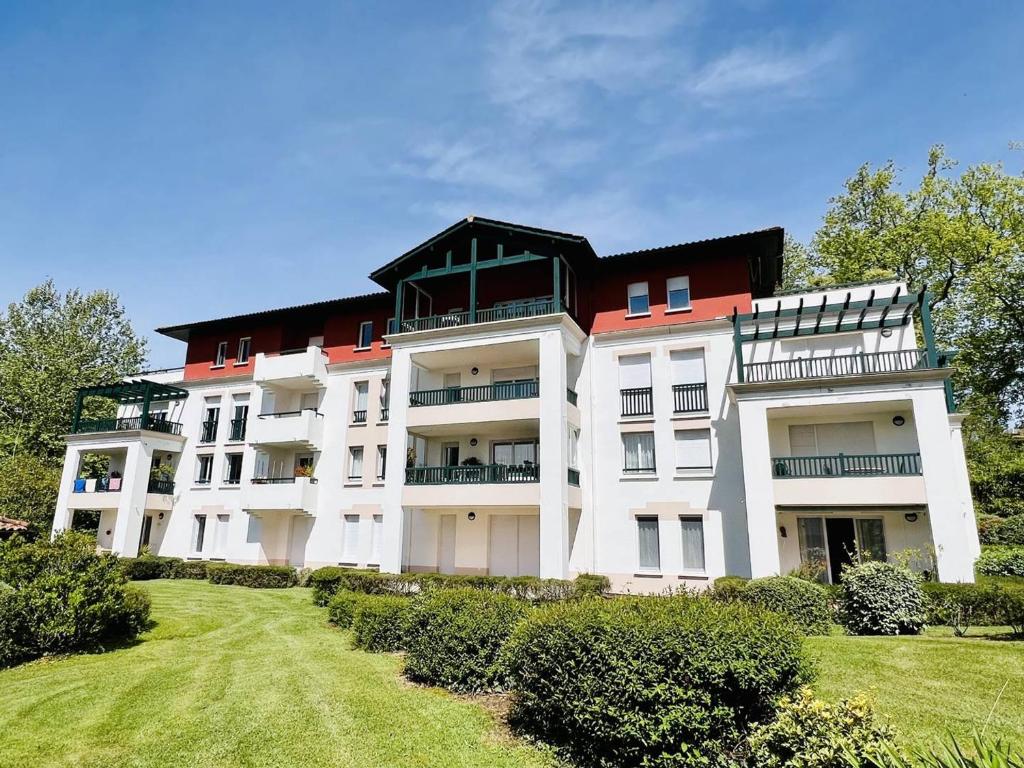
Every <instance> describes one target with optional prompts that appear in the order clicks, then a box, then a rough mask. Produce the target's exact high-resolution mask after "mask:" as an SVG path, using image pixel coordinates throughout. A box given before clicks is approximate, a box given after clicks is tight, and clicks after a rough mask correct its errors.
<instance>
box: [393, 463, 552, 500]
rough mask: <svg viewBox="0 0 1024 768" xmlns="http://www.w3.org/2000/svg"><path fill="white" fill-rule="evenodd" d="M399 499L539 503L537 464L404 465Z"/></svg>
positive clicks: (538, 472) (538, 468) (538, 470)
mask: <svg viewBox="0 0 1024 768" xmlns="http://www.w3.org/2000/svg"><path fill="white" fill-rule="evenodd" d="M402 503H403V504H405V505H408V506H416V507H446V506H477V507H479V506H496V507H515V506H536V505H538V504H540V467H539V466H537V465H536V464H518V465H505V464H476V465H464V466H451V467H408V468H406V470H405V489H404V490H403V493H402Z"/></svg>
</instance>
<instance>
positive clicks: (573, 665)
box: [502, 597, 810, 768]
mask: <svg viewBox="0 0 1024 768" xmlns="http://www.w3.org/2000/svg"><path fill="white" fill-rule="evenodd" d="M801 645H802V637H801V635H800V633H799V632H798V630H797V629H796V627H794V626H793V624H792V622H790V621H788V620H786V619H785V618H783V617H781V616H778V615H777V614H773V613H770V612H768V611H765V610H763V609H760V608H756V607H753V606H749V605H745V604H742V603H721V602H717V601H713V600H709V599H706V598H692V597H670V598H664V597H645V598H623V599H619V600H593V599H591V600H581V601H576V602H567V603H557V604H554V605H549V606H543V607H541V608H538V609H537V610H535V611H534V612H532V613H531V615H530V616H529V617H528V618H526V620H525V621H523V622H521V623H520V624H519V625H518V626H517V627H516V629H515V631H514V632H513V634H512V637H511V639H510V640H509V642H508V643H507V644H506V646H505V650H504V652H503V654H502V660H503V662H504V663H505V668H506V674H507V675H508V677H509V681H510V685H511V688H512V692H513V695H512V707H511V711H510V718H511V722H512V723H513V724H514V725H515V726H516V727H517V728H519V729H521V730H523V731H526V732H528V733H530V734H532V735H534V736H536V737H538V738H540V739H543V740H544V741H546V742H548V743H549V744H552V745H554V746H556V747H558V748H560V749H561V750H562V751H563V752H564V753H566V756H567V757H569V758H570V759H572V760H574V761H576V762H578V763H579V764H581V765H587V766H645V768H660V767H662V766H665V767H666V768H667V767H668V766H672V767H673V768H697V766H700V767H701V768H705V767H706V766H709V765H716V764H718V763H717V762H716V761H717V760H718V759H719V757H720V756H721V755H723V754H724V753H727V752H729V751H730V750H732V749H733V748H734V747H735V746H736V745H737V744H739V743H740V741H741V740H742V738H743V736H744V735H745V734H746V732H747V731H748V730H749V729H750V727H751V726H753V725H754V724H755V723H759V722H766V721H768V720H770V719H771V716H772V714H773V713H774V705H775V702H776V700H777V699H778V698H779V697H780V696H782V695H783V694H786V693H792V692H794V691H795V690H797V688H798V687H799V686H800V685H801V684H803V683H804V682H806V681H807V680H808V679H809V676H810V674H809V668H808V666H807V664H806V662H805V660H804V658H803V655H802V652H801Z"/></svg>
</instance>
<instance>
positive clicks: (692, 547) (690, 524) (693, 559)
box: [679, 517, 704, 573]
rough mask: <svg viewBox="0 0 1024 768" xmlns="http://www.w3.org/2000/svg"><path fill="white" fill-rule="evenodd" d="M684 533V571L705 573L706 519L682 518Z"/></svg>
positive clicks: (680, 522) (680, 523)
mask: <svg viewBox="0 0 1024 768" xmlns="http://www.w3.org/2000/svg"><path fill="white" fill-rule="evenodd" d="M679 525H680V526H681V527H682V531H683V570H684V571H696V572H700V573H703V572H704V518H702V517H680V518H679Z"/></svg>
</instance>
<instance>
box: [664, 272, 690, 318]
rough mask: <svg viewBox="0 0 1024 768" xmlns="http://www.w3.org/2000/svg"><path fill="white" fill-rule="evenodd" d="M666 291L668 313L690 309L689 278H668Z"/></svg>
mask: <svg viewBox="0 0 1024 768" xmlns="http://www.w3.org/2000/svg"><path fill="white" fill-rule="evenodd" d="M666 288H667V290H668V311H669V312H674V311H677V310H680V309H689V308H690V278H689V277H685V276H684V277H670V278H669V279H668V283H667V285H666Z"/></svg>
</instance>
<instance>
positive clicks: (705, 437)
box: [676, 429, 711, 469]
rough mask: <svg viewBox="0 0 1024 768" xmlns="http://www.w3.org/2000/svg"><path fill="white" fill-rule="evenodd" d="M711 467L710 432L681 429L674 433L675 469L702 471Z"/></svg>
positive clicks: (706, 430) (707, 430)
mask: <svg viewBox="0 0 1024 768" xmlns="http://www.w3.org/2000/svg"><path fill="white" fill-rule="evenodd" d="M710 466H711V430H710V429H681V430H678V431H676V467H677V468H679V469H703V468H705V467H710Z"/></svg>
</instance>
